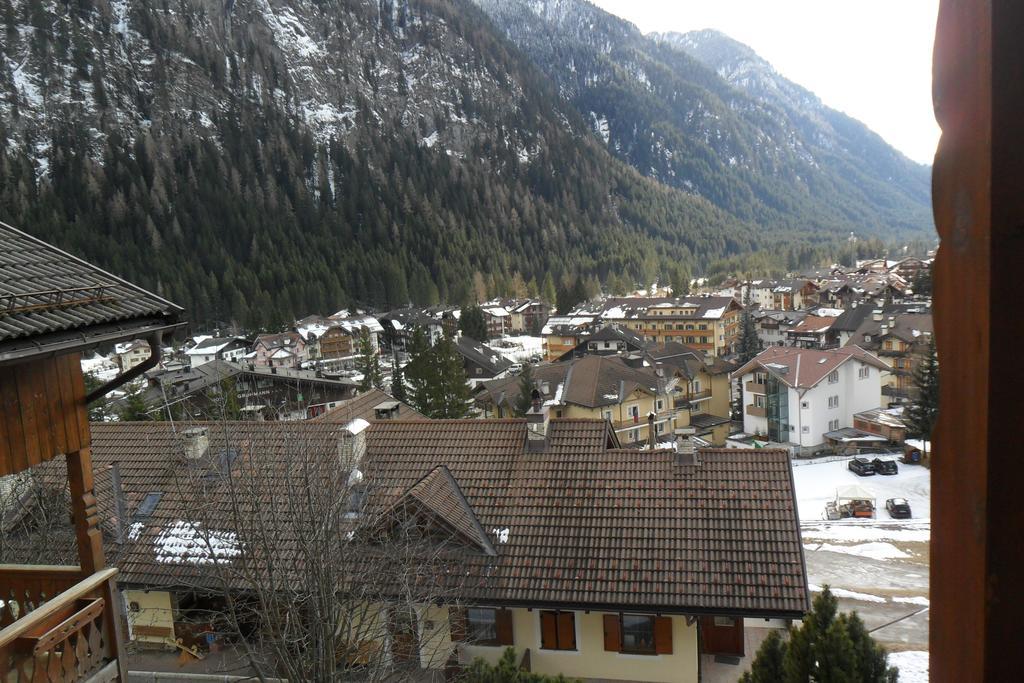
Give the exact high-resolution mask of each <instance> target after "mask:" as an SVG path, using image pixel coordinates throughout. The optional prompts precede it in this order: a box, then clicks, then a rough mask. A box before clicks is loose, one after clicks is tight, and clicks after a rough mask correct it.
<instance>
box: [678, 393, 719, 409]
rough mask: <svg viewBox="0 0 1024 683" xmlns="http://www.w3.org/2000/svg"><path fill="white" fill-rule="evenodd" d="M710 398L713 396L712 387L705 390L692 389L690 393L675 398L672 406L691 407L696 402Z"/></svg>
mask: <svg viewBox="0 0 1024 683" xmlns="http://www.w3.org/2000/svg"><path fill="white" fill-rule="evenodd" d="M709 398H711V390H710V389H706V390H704V391H691V392H690V393H688V394H682V395H680V396H677V397H676V398H675V399H673V401H672V406H673V407H675V408H689V407H691V406H692V405H693V404H694V403H698V402H699V401H706V400H707V399H709Z"/></svg>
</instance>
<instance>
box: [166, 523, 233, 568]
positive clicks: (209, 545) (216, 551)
mask: <svg viewBox="0 0 1024 683" xmlns="http://www.w3.org/2000/svg"><path fill="white" fill-rule="evenodd" d="M153 546H154V548H155V550H156V561H157V562H161V563H171V562H177V563H184V562H187V563H189V564H215V563H219V564H226V563H227V562H230V559H231V558H233V557H237V556H238V555H241V554H242V549H241V545H240V544H239V542H238V534H236V533H235V532H233V531H204V530H203V525H202V524H200V523H199V522H187V521H185V520H181V519H179V520H178V521H176V522H175V523H174V524H172V525H171V526H169V527H167V528H165V529H164V530H163V531H161V532H160V535H159V536H157V538H156V541H154V543H153Z"/></svg>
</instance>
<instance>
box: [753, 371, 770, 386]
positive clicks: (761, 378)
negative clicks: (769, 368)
mask: <svg viewBox="0 0 1024 683" xmlns="http://www.w3.org/2000/svg"><path fill="white" fill-rule="evenodd" d="M767 381H768V373H767V372H755V373H754V384H765V383H766V382H767Z"/></svg>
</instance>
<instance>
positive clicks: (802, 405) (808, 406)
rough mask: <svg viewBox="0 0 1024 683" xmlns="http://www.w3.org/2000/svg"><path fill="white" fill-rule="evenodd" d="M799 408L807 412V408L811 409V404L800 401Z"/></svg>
mask: <svg viewBox="0 0 1024 683" xmlns="http://www.w3.org/2000/svg"><path fill="white" fill-rule="evenodd" d="M800 407H801V408H803V409H804V410H807V409H808V408H810V407H811V402H810V401H800Z"/></svg>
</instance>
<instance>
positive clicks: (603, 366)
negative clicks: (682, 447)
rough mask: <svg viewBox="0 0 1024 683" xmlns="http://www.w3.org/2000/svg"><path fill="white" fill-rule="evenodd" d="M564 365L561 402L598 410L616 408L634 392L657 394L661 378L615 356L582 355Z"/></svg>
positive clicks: (556, 392)
mask: <svg viewBox="0 0 1024 683" xmlns="http://www.w3.org/2000/svg"><path fill="white" fill-rule="evenodd" d="M567 364H568V365H569V367H568V368H567V369H566V372H565V377H564V379H563V380H562V392H561V401H562V402H563V403H575V404H576V405H580V406H584V407H587V408H597V407H600V406H607V405H616V404H618V403H620V402H622V400H623V398H624V397H625V396H628V395H629V394H631V393H633V392H634V391H636V390H637V389H640V390H642V391H646V392H648V393H650V394H654V393H657V392H658V391H659V382H660V381H661V379H660V378H659V377H658V376H657V375H655V374H654V371H653V370H652V369H651V368H633V367H630V366H628V365H626V363H625V362H623V360H622V359H621V358H619V357H618V356H584V357H583V358H579V359H577V360H573V361H568V362H567ZM559 365H561V363H560V364H559ZM555 396H556V398H557V396H558V391H557V390H556V391H555Z"/></svg>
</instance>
